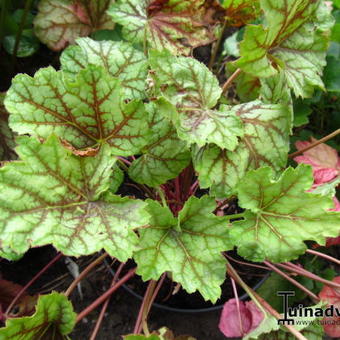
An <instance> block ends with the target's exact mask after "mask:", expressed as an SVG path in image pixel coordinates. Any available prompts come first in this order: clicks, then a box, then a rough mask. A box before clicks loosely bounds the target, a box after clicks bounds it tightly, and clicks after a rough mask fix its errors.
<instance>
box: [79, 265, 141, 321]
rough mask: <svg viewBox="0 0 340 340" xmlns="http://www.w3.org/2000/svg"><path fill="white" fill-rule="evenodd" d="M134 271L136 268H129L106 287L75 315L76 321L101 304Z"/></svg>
mask: <svg viewBox="0 0 340 340" xmlns="http://www.w3.org/2000/svg"><path fill="white" fill-rule="evenodd" d="M135 272H136V268H133V269H131V270H129V272H128V273H127V274H125V276H123V277H122V278H121V279H120V280H119V281H118V282H117V283H116V284H115V285H114V286H112V287H111V288H110V289H108V290H107V291H106V292H105V293H104V294H103V295H101V296H100V297H99V298H97V299H96V300H95V301H94V302H92V303H91V304H90V305H89V306H88V307H86V308H85V309H84V310H83V311H82V312H80V313H79V314H78V316H77V319H76V323H78V322H79V321H80V320H82V319H83V318H84V317H85V316H87V315H88V314H90V313H91V312H92V311H93V310H94V309H96V308H97V307H98V306H99V305H101V304H102V303H103V302H104V301H105V300H106V299H107V298H108V297H109V296H110V295H112V294H113V293H114V292H115V291H116V290H117V289H118V288H119V287H120V286H122V285H123V284H124V283H125V282H126V281H128V280H130V279H131V278H132V277H133V276H134V275H135Z"/></svg>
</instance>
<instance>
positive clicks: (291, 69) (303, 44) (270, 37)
mask: <svg viewBox="0 0 340 340" xmlns="http://www.w3.org/2000/svg"><path fill="white" fill-rule="evenodd" d="M260 4H261V7H262V9H263V11H264V13H265V18H266V25H265V26H263V25H251V26H248V27H247V28H246V31H245V36H244V41H243V42H242V43H241V46H240V48H241V58H240V59H239V60H238V61H237V62H236V63H235V64H236V66H237V67H240V68H241V69H242V70H243V71H245V72H246V73H250V74H252V75H253V76H256V77H270V76H272V75H274V74H276V73H277V72H278V70H280V69H282V70H283V72H284V74H285V77H286V81H287V83H288V85H289V87H290V88H292V89H293V90H294V93H295V95H296V96H301V97H309V96H311V95H312V93H313V88H314V87H315V86H317V87H320V88H323V83H322V80H321V75H322V69H323V67H324V66H325V65H326V62H325V57H326V51H327V48H328V44H327V36H329V34H330V28H331V26H332V24H333V20H332V16H331V14H330V11H329V9H328V8H327V7H326V6H325V5H324V2H323V1H310V0H299V1H295V0H289V1H285V0H277V1H272V0H261V1H260Z"/></svg>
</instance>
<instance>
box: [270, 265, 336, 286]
mask: <svg viewBox="0 0 340 340" xmlns="http://www.w3.org/2000/svg"><path fill="white" fill-rule="evenodd" d="M276 265H277V266H278V267H281V268H283V269H286V270H289V271H291V272H293V273H296V274H299V275H301V276H305V277H308V278H309V279H312V280H315V281H319V282H321V283H323V284H325V285H327V286H330V287H334V288H338V289H339V288H340V284H338V283H336V282H333V281H329V280H326V279H323V278H322V277H320V276H318V275H315V274H313V273H311V272H309V271H308V270H305V269H303V268H301V267H299V266H297V265H295V264H293V263H290V262H288V263H286V264H282V263H277V264H276Z"/></svg>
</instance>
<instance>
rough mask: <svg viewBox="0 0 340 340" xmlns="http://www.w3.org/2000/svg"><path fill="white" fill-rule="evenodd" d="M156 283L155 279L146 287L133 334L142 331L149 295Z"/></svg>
mask: <svg viewBox="0 0 340 340" xmlns="http://www.w3.org/2000/svg"><path fill="white" fill-rule="evenodd" d="M155 284H156V281H154V280H151V281H150V282H149V284H148V288H147V289H146V292H145V294H144V298H143V301H142V304H141V306H140V308H139V312H138V317H137V320H136V324H135V328H134V330H133V334H139V333H140V332H141V329H142V318H143V315H144V310H145V308H146V304H147V300H148V298H149V295H150V294H151V292H152V290H153V289H154V288H155Z"/></svg>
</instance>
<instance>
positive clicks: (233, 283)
mask: <svg viewBox="0 0 340 340" xmlns="http://www.w3.org/2000/svg"><path fill="white" fill-rule="evenodd" d="M230 281H231V285H232V287H233V292H234V296H235V299H236V307H237V314H238V320H239V323H240V330H241V333H242V334H243V335H244V334H245V332H244V329H243V324H242V318H241V309H240V300H239V299H238V293H237V288H236V284H235V280H234V279H233V278H232V277H231V278H230Z"/></svg>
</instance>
